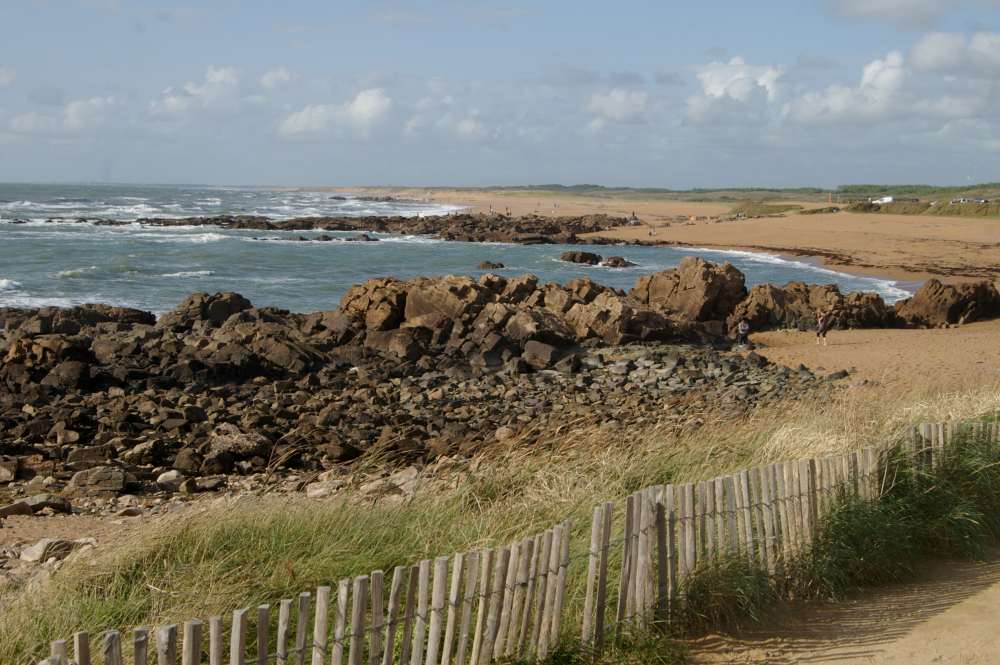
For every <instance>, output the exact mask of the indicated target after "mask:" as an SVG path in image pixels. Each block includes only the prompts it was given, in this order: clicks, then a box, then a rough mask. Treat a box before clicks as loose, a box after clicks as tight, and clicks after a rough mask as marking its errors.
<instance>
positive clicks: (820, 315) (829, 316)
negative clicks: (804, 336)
mask: <svg viewBox="0 0 1000 665" xmlns="http://www.w3.org/2000/svg"><path fill="white" fill-rule="evenodd" d="M832 323H833V308H832V307H831V308H830V309H828V310H826V311H823V310H819V311H817V312H816V344H817V345H818V344H820V340H822V344H823V346H826V345H827V344H826V333H827V331H828V330H829V329H830V325H831V324H832Z"/></svg>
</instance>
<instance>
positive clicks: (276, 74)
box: [260, 67, 293, 90]
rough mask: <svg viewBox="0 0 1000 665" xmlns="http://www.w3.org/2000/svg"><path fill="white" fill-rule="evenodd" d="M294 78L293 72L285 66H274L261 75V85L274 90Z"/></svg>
mask: <svg viewBox="0 0 1000 665" xmlns="http://www.w3.org/2000/svg"><path fill="white" fill-rule="evenodd" d="M292 78H293V76H292V73H291V72H290V71H288V70H287V69H285V68H284V67H274V68H272V69H269V70H267V71H266V72H264V73H263V74H262V75H261V77H260V85H261V87H263V88H267V89H268V90H272V89H274V88H276V87H278V86H279V85H281V84H282V83H288V82H289V81H291V80H292Z"/></svg>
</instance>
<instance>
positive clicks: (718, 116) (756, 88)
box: [686, 56, 784, 125]
mask: <svg viewBox="0 0 1000 665" xmlns="http://www.w3.org/2000/svg"><path fill="white" fill-rule="evenodd" d="M783 74H784V70H783V69H782V68H781V67H776V66H772V65H750V64H747V62H746V60H744V59H743V58H741V57H739V56H737V57H734V58H732V59H730V60H729V61H728V62H710V63H708V64H706V65H703V66H701V67H700V68H699V69H698V71H697V78H698V82H699V83H700V84H701V92H700V93H698V94H696V95H692V96H691V97H689V98H688V100H687V111H686V117H687V119H688V120H689V121H692V122H694V123H697V124H714V125H720V124H733V123H742V124H749V125H759V124H762V123H763V122H765V121H766V120H767V114H768V107H769V105H770V104H771V102H774V101H775V100H776V99H777V97H778V95H779V93H780V86H779V80H780V79H781V77H782V75H783Z"/></svg>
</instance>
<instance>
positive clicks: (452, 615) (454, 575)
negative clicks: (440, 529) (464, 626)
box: [432, 554, 465, 665]
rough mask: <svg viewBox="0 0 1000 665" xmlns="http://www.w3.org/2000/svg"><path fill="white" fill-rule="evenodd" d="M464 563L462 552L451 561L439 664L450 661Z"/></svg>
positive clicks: (460, 600)
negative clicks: (445, 619) (446, 611)
mask: <svg viewBox="0 0 1000 665" xmlns="http://www.w3.org/2000/svg"><path fill="white" fill-rule="evenodd" d="M464 563H465V555H464V554H456V555H455V557H454V559H453V560H452V563H451V587H450V588H449V590H448V619H447V621H446V623H445V628H444V644H442V645H441V665H449V664H450V663H451V652H452V649H453V648H454V645H455V629H456V627H457V626H458V615H459V606H460V604H461V602H462V568H463V565H464ZM432 665H433V664H432Z"/></svg>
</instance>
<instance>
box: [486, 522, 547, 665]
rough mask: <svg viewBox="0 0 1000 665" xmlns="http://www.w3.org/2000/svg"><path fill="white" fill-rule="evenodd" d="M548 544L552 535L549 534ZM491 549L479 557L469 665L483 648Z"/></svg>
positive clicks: (490, 594) (490, 597)
mask: <svg viewBox="0 0 1000 665" xmlns="http://www.w3.org/2000/svg"><path fill="white" fill-rule="evenodd" d="M548 540H549V544H550V545H551V543H552V536H551V534H549V537H548ZM493 556H494V552H493V550H483V552H482V556H481V557H480V559H479V608H478V610H477V611H476V625H475V627H474V628H473V633H472V651H471V652H470V654H469V663H470V665H478V663H479V659H480V657H481V651H482V648H483V637H484V633H485V632H486V616H487V614H489V611H490V601H491V600H492V596H493V587H492V584H493V576H492V575H491V574H490V573H491V572H492V571H493Z"/></svg>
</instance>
